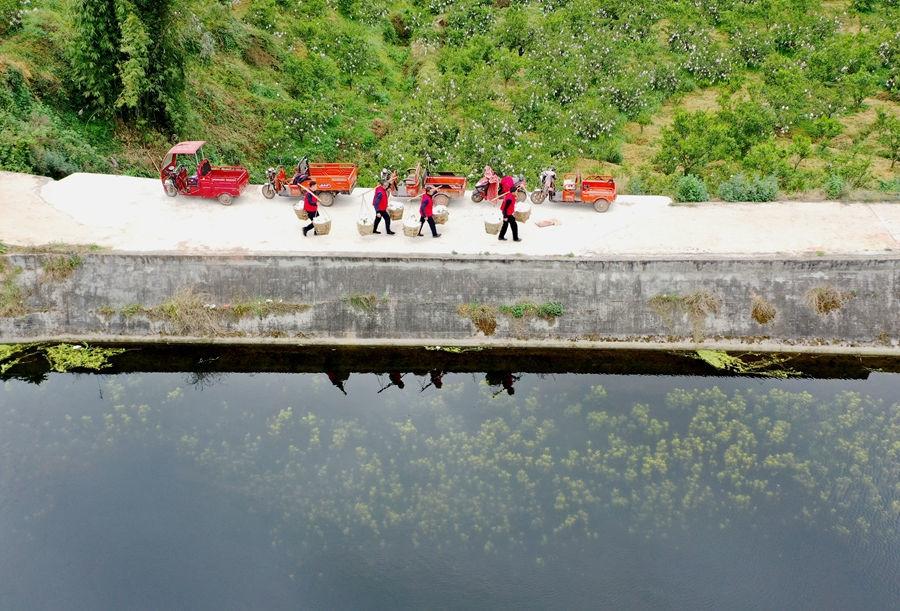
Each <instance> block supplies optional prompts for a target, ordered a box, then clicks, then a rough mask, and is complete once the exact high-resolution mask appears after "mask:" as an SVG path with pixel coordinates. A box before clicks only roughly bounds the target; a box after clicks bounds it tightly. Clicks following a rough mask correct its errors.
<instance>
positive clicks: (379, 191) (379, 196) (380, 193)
mask: <svg viewBox="0 0 900 611" xmlns="http://www.w3.org/2000/svg"><path fill="white" fill-rule="evenodd" d="M372 206H373V207H374V208H375V228H374V230H373V231H372V233H381V232H380V231H378V223H379V222H380V221H381V219H384V230H385V231H386V232H387V234H388V235H394V233H396V232H394V231H391V217H390V215H388V213H387V207H388V192H387V188H386V183H385V182H382V183H380V184H379V185H378V186H377V187H375V197H374V198H372Z"/></svg>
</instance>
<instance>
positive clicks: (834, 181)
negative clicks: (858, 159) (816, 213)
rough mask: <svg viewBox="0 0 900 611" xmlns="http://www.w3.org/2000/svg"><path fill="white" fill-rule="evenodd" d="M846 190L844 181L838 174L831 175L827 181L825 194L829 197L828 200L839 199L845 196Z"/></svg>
mask: <svg viewBox="0 0 900 611" xmlns="http://www.w3.org/2000/svg"><path fill="white" fill-rule="evenodd" d="M844 190H845V184H844V179H843V178H841V177H840V176H837V175H836V174H831V175H830V176H829V177H828V179H827V180H826V181H825V194H826V195H827V196H828V199H838V198H839V197H840V196H841V195H843V194H844Z"/></svg>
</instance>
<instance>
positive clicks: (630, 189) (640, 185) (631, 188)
mask: <svg viewBox="0 0 900 611" xmlns="http://www.w3.org/2000/svg"><path fill="white" fill-rule="evenodd" d="M625 193H629V194H631V195H646V194H647V187H646V184H645V181H644V178H643V177H641V176H639V175H638V176H631V177H630V178H629V179H628V184H627V185H626V187H625Z"/></svg>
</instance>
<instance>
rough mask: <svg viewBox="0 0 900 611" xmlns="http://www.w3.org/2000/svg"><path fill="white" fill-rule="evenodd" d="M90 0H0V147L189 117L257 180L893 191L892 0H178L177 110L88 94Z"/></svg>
mask: <svg viewBox="0 0 900 611" xmlns="http://www.w3.org/2000/svg"><path fill="white" fill-rule="evenodd" d="M77 6H78V3H77V2H76V0H30V1H29V0H0V82H2V87H0V168H3V169H9V170H16V171H26V172H35V173H41V174H47V175H51V176H57V177H58V176H64V175H66V174H68V173H71V172H73V171H79V170H83V171H108V172H120V173H129V174H139V175H152V174H153V173H154V172H155V167H154V164H155V163H158V160H159V158H160V157H161V155H162V153H163V152H164V150H165V149H166V148H167V145H168V144H169V143H171V142H173V141H176V140H179V139H195V138H197V139H206V140H209V141H210V142H211V143H213V144H214V145H215V154H216V158H217V159H219V160H221V161H228V162H240V163H244V164H246V165H248V166H249V167H250V168H251V171H252V173H253V177H254V178H255V179H256V180H259V179H260V178H261V177H262V175H263V171H264V169H265V167H266V166H267V165H271V164H275V163H279V162H286V163H291V162H292V161H293V160H294V159H296V158H297V157H298V156H300V155H304V154H306V155H309V156H310V158H311V159H313V160H341V161H354V162H358V163H359V164H360V165H361V166H362V176H363V179H364V180H366V181H371V180H372V179H373V177H374V176H375V175H376V173H377V171H378V169H379V168H381V167H383V166H391V167H402V166H408V165H414V164H415V163H416V162H417V161H420V160H421V161H424V162H426V163H429V164H430V165H431V166H432V167H434V168H438V167H440V168H445V169H452V170H457V171H463V172H466V173H469V174H470V175H471V176H473V177H474V176H475V175H477V174H478V172H479V169H480V168H481V167H482V166H483V165H484V164H486V163H490V164H492V165H494V166H495V168H497V169H500V170H503V171H510V172H525V173H527V176H528V178H529V180H530V181H532V182H534V180H535V177H536V174H537V172H538V171H539V170H540V169H541V168H542V167H544V166H547V165H554V166H555V167H557V169H559V170H561V171H565V170H568V169H570V168H578V169H581V170H584V171H594V170H600V171H604V172H611V173H613V174H615V175H616V176H617V178H619V179H620V183H621V184H622V185H623V187H624V188H625V189H626V190H631V191H633V192H641V191H646V192H666V193H673V192H675V191H677V189H678V184H677V183H678V180H679V177H680V176H681V175H682V174H684V173H685V172H686V170H687V171H689V172H690V173H692V174H696V175H698V176H699V177H700V178H701V179H702V180H703V181H704V182H705V185H706V186H707V188H708V190H709V192H710V195H712V196H715V195H716V194H717V193H719V192H720V188H721V185H722V183H726V186H727V185H728V184H732V183H733V180H732V181H731V182H729V180H730V179H731V177H732V176H734V175H737V174H740V175H745V176H746V177H747V180H748V181H751V182H752V181H753V180H754V178H755V177H760V178H764V177H773V178H772V180H773V181H776V182H777V184H778V188H779V189H780V191H781V193H782V194H793V195H796V196H800V195H804V194H805V195H809V192H810V191H813V192H817V193H816V194H817V195H823V194H825V193H826V192H827V193H828V194H829V195H830V196H834V197H837V196H841V195H844V196H846V195H848V194H852V193H853V192H859V190H869V191H878V192H880V193H879V194H876V195H875V196H876V197H891V194H896V192H897V191H898V173H897V172H898V168H900V164H897V165H895V166H893V167H892V159H891V157H892V153H891V137H892V134H895V131H894V132H892V131H891V126H892V125H893V126H894V129H895V130H896V126H895V124H893V123H892V120H893V121H894V122H896V121H898V120H900V119H898V117H900V105H898V100H900V67H898V66H900V34H898V33H897V31H896V26H895V24H896V23H898V22H900V7H898V2H897V0H853V1H852V2H821V1H819V0H760V1H757V2H746V1H744V0H693V1H691V2H684V1H672V0H668V1H667V0H568V1H566V0H543V1H532V2H513V1H512V0H493V1H487V2H486V1H484V0H403V1H401V2H396V3H394V2H386V1H384V0H370V1H367V2H364V1H362V0H334V1H330V2H326V1H324V0H299V1H293V2H289V1H288V0H279V1H276V0H249V1H246V0H238V1H236V2H233V3H222V2H206V1H202V0H176V1H175V7H176V14H177V21H176V22H175V23H174V24H173V25H172V27H174V28H177V36H176V38H177V39H178V40H179V41H181V42H180V43H179V44H181V45H182V46H183V52H184V54H185V56H186V58H187V59H186V65H185V73H186V90H185V92H184V96H183V98H184V99H183V102H184V103H183V105H182V107H181V109H180V110H179V112H178V113H177V115H176V116H174V117H173V120H172V124H171V125H170V126H169V127H166V128H164V129H163V128H160V127H158V126H154V125H151V124H149V123H146V122H142V121H140V120H137V119H134V118H129V119H127V120H126V119H123V118H121V117H119V118H117V117H115V116H105V115H101V114H98V113H95V112H94V111H93V110H92V109H91V108H89V107H87V106H86V105H85V104H84V103H83V102H82V101H81V100H82V98H81V97H80V95H79V93H78V91H77V90H76V89H75V87H74V85H73V80H72V79H71V78H70V75H71V68H70V66H69V62H70V55H71V54H70V45H71V41H72V39H73V38H74V36H75V33H74V27H75V26H74V23H73V19H72V15H73V14H74V12H75V11H76V10H77ZM151 60H152V58H151ZM682 111H686V112H688V113H698V114H689V115H687V116H683V115H682ZM879 111H881V113H882V114H883V115H884V117H883V118H882V119H881V120H880V121H879V119H878V117H879ZM673 126H674V127H673ZM673 129H679V130H680V131H678V132H672V130H673ZM894 137H895V138H896V136H894ZM673 149H677V150H673ZM893 155H896V153H893ZM723 192H724V191H723Z"/></svg>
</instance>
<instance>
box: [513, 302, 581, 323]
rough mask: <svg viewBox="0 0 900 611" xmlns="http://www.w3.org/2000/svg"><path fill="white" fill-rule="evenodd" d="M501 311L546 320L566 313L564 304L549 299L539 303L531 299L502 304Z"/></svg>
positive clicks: (519, 316) (515, 315)
mask: <svg viewBox="0 0 900 611" xmlns="http://www.w3.org/2000/svg"><path fill="white" fill-rule="evenodd" d="M500 313H501V314H505V315H507V316H512V317H513V318H525V317H527V316H537V317H538V318H543V319H545V320H554V319H556V318H559V317H560V316H562V315H563V314H565V309H564V308H563V306H562V304H561V303H559V302H556V301H548V302H546V303H542V304H541V305H537V304H535V303H532V302H530V301H521V302H519V303H516V304H513V305H511V306H507V305H502V306H500Z"/></svg>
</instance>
